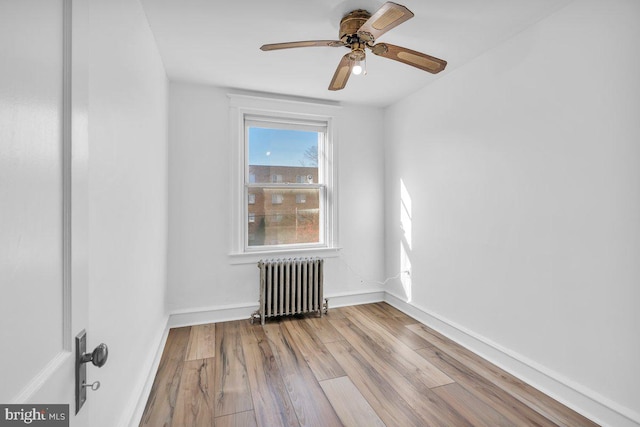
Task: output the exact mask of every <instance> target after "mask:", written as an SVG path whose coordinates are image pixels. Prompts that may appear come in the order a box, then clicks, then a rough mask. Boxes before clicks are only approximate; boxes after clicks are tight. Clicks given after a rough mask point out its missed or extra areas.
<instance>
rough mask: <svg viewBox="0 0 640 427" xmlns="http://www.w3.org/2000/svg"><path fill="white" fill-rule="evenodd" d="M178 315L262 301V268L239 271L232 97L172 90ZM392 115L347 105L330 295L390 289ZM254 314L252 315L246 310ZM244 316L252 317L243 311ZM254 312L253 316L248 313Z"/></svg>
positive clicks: (172, 289) (172, 292) (339, 144)
mask: <svg viewBox="0 0 640 427" xmlns="http://www.w3.org/2000/svg"><path fill="white" fill-rule="evenodd" d="M169 92H170V96H169V98H170V103H169V111H170V113H169V117H170V118H169V135H170V136H169V141H170V143H169V177H170V178H169V258H168V259H169V265H168V297H167V298H168V302H169V308H170V311H173V312H181V311H186V312H189V311H193V310H196V309H204V310H207V309H212V308H220V307H230V306H234V307H235V306H241V307H246V306H251V305H255V306H257V304H258V298H259V289H258V269H257V268H256V264H255V263H253V262H252V263H250V264H240V265H232V264H231V263H230V259H229V256H228V255H229V253H230V252H231V242H230V232H229V226H230V224H231V223H232V222H231V218H230V214H231V205H230V203H231V199H230V191H229V186H230V184H231V167H230V162H231V149H232V145H231V144H232V143H234V142H233V141H230V137H229V135H230V130H229V121H230V120H229V99H228V97H227V92H228V91H227V90H225V89H221V88H216V87H207V86H200V85H191V84H185V83H173V82H172V83H171V84H170V91H169ZM381 118H382V111H381V110H380V109H376V108H369V107H355V106H345V107H343V108H342V109H341V110H340V112H339V113H338V118H337V121H338V128H337V141H336V142H335V149H336V150H337V158H338V161H339V165H338V168H339V171H338V182H339V227H340V236H339V239H340V246H341V247H342V248H343V249H342V250H341V251H340V253H341V256H340V257H338V258H328V259H327V261H326V263H325V274H326V277H325V295H328V296H331V295H336V294H341V293H351V292H354V293H359V292H365V291H371V290H380V289H381V286H380V285H379V284H376V283H366V282H365V283H361V278H360V277H359V276H358V275H357V274H355V273H354V272H353V271H351V270H350V269H353V270H354V271H355V272H357V273H359V274H361V275H363V276H365V277H366V278H367V279H373V280H378V281H379V280H382V279H383V272H384V266H383V262H382V255H383V246H384V245H383V242H384V232H383V227H384V222H383V219H382V216H381V215H380V212H382V211H383V197H384V196H383V194H384V192H383V188H384V171H383V156H382V124H381V122H382V120H381ZM244 311H247V310H246V309H243V311H242V312H243V313H244ZM243 315H244V314H243ZM246 315H247V316H248V315H249V311H247V313H246Z"/></svg>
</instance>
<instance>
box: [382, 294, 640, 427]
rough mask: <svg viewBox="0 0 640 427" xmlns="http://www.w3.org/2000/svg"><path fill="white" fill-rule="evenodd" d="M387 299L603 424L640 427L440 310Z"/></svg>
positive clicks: (637, 419)
mask: <svg viewBox="0 0 640 427" xmlns="http://www.w3.org/2000/svg"><path fill="white" fill-rule="evenodd" d="M385 294H386V295H385V301H386V302H387V303H389V304H390V305H392V306H394V307H396V308H397V309H399V310H400V311H402V312H404V313H406V314H408V315H409V316H411V317H413V318H414V319H416V320H418V321H420V322H422V323H424V324H425V325H427V326H429V327H431V328H433V329H435V330H436V331H438V332H440V333H442V334H443V335H445V336H446V337H448V338H450V339H451V340H453V341H455V342H456V343H458V344H460V345H462V346H463V347H465V348H467V349H469V350H470V351H472V352H473V353H475V354H477V355H479V356H480V357H482V358H484V359H486V360H488V361H489V362H491V363H493V364H495V365H496V366H498V367H500V368H501V369H503V370H505V371H507V372H509V373H510V374H512V375H513V376H515V377H517V378H519V379H521V380H522V381H524V382H525V383H527V384H529V385H531V386H532V387H534V388H536V389H537V390H540V391H541V392H543V393H544V394H546V395H548V396H550V397H551V398H553V399H555V400H557V401H558V402H560V403H562V404H563V405H565V406H567V407H569V408H571V409H573V410H574V411H576V412H578V413H580V414H582V415H584V416H585V417H587V418H589V419H591V420H593V421H595V422H597V423H598V424H600V425H603V426H617V427H623V426H624V427H639V426H640V415H639V414H638V413H636V412H635V411H633V410H631V409H630V408H625V407H623V406H621V405H619V404H617V403H615V402H613V401H611V400H610V399H608V398H606V397H604V396H602V395H600V394H598V393H596V392H594V391H593V390H590V389H588V388H586V387H584V386H583V385H581V384H578V383H576V382H575V381H572V380H570V379H568V378H565V377H564V376H562V375H561V374H559V373H557V372H555V371H552V370H551V369H548V368H546V367H544V366H542V365H540V364H538V363H536V362H534V361H532V360H530V359H528V358H526V357H525V356H523V355H521V354H518V353H516V352H514V351H512V350H510V349H508V348H505V347H503V346H501V345H499V344H497V343H495V342H493V341H491V340H489V339H488V338H486V337H484V336H482V335H479V334H477V333H475V332H473V331H471V330H469V329H467V328H465V327H463V326H461V325H458V324H456V323H455V322H452V321H450V320H449V319H446V318H444V317H442V316H440V315H438V314H437V313H433V312H431V311H429V310H427V309H425V308H422V307H419V306H417V305H415V304H413V303H409V302H406V301H405V300H404V299H403V298H401V297H399V296H397V295H394V294H392V293H390V292H385Z"/></svg>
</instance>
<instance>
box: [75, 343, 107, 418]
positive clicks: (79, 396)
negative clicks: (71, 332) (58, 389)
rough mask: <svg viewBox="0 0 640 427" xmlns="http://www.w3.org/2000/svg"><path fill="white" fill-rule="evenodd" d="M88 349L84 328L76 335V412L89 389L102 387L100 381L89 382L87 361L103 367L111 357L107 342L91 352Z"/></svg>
mask: <svg viewBox="0 0 640 427" xmlns="http://www.w3.org/2000/svg"><path fill="white" fill-rule="evenodd" d="M86 350H87V333H86V331H84V330H82V331H81V332H80V333H79V334H78V335H76V414H77V413H78V411H79V410H80V408H82V405H84V402H85V401H86V400H87V390H93V391H96V390H98V389H99V388H100V381H96V382H94V383H92V384H87V362H91V363H92V364H93V366H97V367H98V368H101V367H103V366H104V364H105V363H107V358H108V357H109V348H108V347H107V345H106V344H105V343H102V344H100V345H99V346H97V347H96V348H95V349H94V350H93V351H92V352H91V353H87V351H86Z"/></svg>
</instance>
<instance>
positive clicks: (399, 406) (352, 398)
mask: <svg viewBox="0 0 640 427" xmlns="http://www.w3.org/2000/svg"><path fill="white" fill-rule="evenodd" d="M341 425H345V426H366V427H372V426H388V427H391V426H401V427H405V426H448V427H449V426H491V427H494V426H556V425H558V426H571V427H574V426H596V425H597V424H595V423H593V422H591V421H589V420H588V419H586V418H584V417H583V416H581V415H579V414H577V413H576V412H574V411H572V410H570V409H569V408H567V407H565V406H563V405H561V404H560V403H558V402H556V401H555V400H553V399H551V398H550V397H548V396H546V395H544V394H543V393H541V392H539V391H537V390H536V389H534V388H532V387H530V386H528V385H526V384H524V383H523V382H521V381H519V380H518V379H516V378H514V377H513V376H511V375H509V374H507V373H506V372H504V371H502V370H501V369H499V368H497V367H496V366H494V365H492V364H491V363H489V362H487V361H485V360H483V359H481V358H480V357H478V356H476V355H475V354H473V353H471V352H469V351H468V350H466V349H464V348H463V347H461V346H459V345H457V344H455V343H454V342H452V341H451V340H449V339H447V338H445V337H444V336H442V335H440V334H438V333H437V332H435V331H434V330H432V329H430V328H428V327H426V326H425V325H423V324H421V323H419V322H417V321H416V320H415V319H412V318H411V317H409V316H407V315H405V314H404V313H402V312H400V311H398V310H396V309H395V308H393V307H391V306H390V305H388V304H386V303H376V304H367V305H361V306H353V307H343V308H335V309H331V310H330V311H329V314H328V315H326V316H324V317H323V318H317V317H301V318H283V319H281V320H279V321H278V320H272V321H269V322H267V324H266V325H265V326H264V327H262V326H260V325H259V324H255V325H251V324H250V323H249V321H248V320H246V321H235V322H225V323H217V324H209V325H199V326H192V327H185V328H176V329H172V330H171V331H170V332H169V337H168V339H167V343H166V346H165V349H164V352H163V355H162V359H161V361H160V365H159V367H158V372H157V374H156V378H155V382H154V384H153V388H152V390H151V394H150V396H149V400H148V402H147V406H146V409H145V412H144V415H143V418H142V421H141V423H140V426H151V427H161V426H166V427H171V426H173V427H189V426H216V427H222V426H236V427H245V426H247V427H251V426H260V427H276V426H323V427H324V426H341Z"/></svg>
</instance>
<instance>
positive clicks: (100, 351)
mask: <svg viewBox="0 0 640 427" xmlns="http://www.w3.org/2000/svg"><path fill="white" fill-rule="evenodd" d="M108 357H109V348H108V347H107V345H106V344H105V343H102V344H100V345H99V346H97V347H96V348H95V349H94V350H93V351H92V352H91V353H84V354H83V355H82V357H81V358H80V363H87V362H91V363H93V365H94V366H97V367H98V368H101V367H102V366H104V364H105V363H107V358H108Z"/></svg>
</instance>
